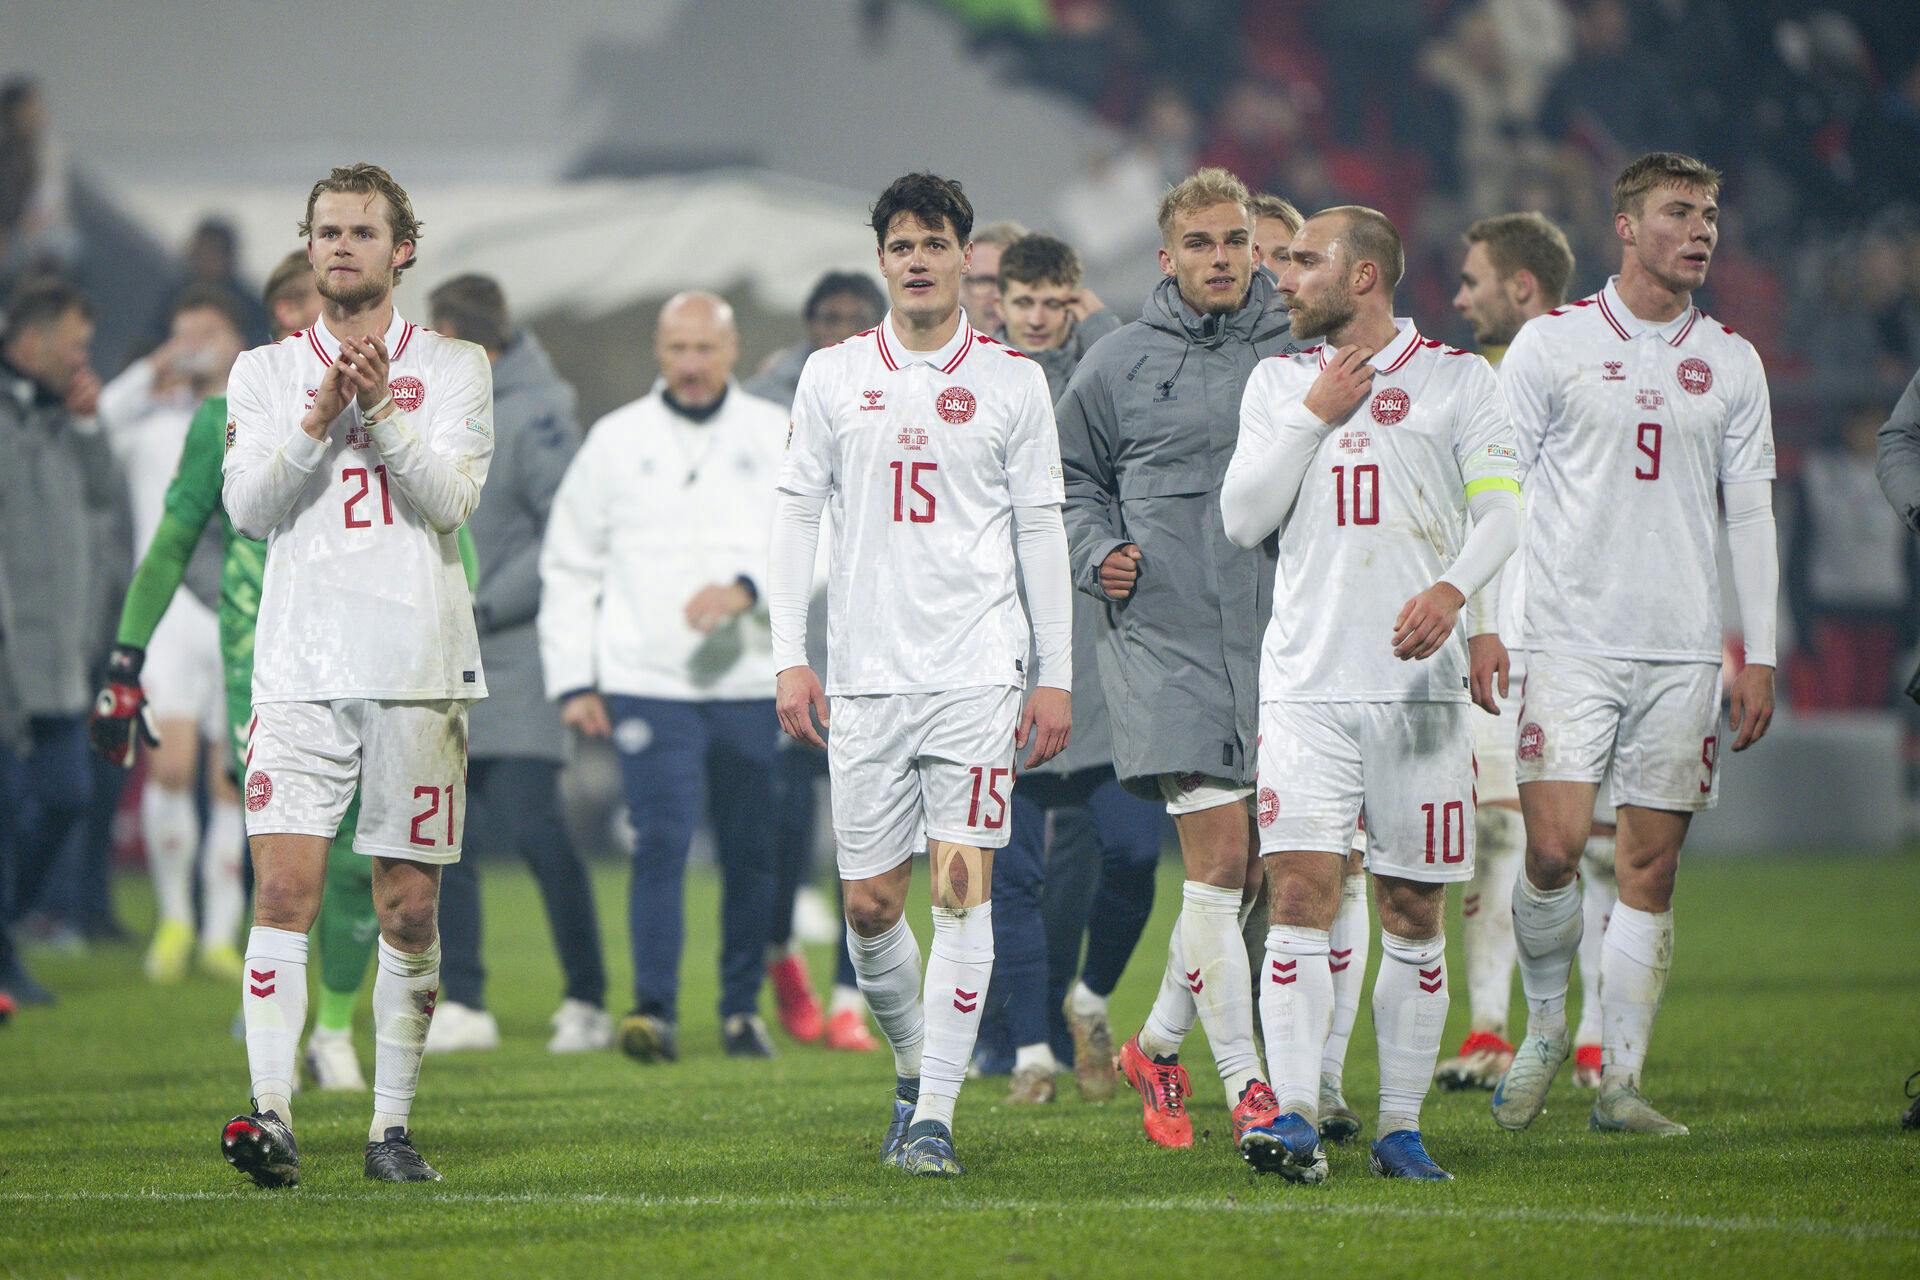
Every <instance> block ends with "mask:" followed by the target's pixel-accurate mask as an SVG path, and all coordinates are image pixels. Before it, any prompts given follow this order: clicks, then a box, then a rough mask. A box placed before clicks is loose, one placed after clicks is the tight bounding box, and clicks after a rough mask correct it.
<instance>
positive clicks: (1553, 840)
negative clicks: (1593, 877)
mask: <svg viewBox="0 0 1920 1280" xmlns="http://www.w3.org/2000/svg"><path fill="white" fill-rule="evenodd" d="M1586 847H1587V841H1586V833H1585V832H1581V833H1580V835H1579V837H1578V838H1577V839H1576V838H1574V837H1572V836H1569V835H1566V834H1565V833H1563V832H1556V831H1549V830H1541V831H1537V832H1536V831H1534V830H1531V829H1529V830H1528V832H1527V878H1528V879H1529V880H1531V881H1532V882H1533V884H1534V886H1535V887H1536V888H1540V889H1558V888H1559V887H1561V886H1562V885H1564V884H1566V883H1567V882H1568V881H1570V880H1572V879H1573V876H1574V873H1575V872H1577V871H1578V870H1579V869H1580V855H1581V853H1582V852H1584V851H1585V849H1586Z"/></svg>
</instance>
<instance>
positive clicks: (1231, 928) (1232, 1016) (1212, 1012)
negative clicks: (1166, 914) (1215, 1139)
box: [1176, 880, 1260, 1107]
mask: <svg viewBox="0 0 1920 1280" xmlns="http://www.w3.org/2000/svg"><path fill="white" fill-rule="evenodd" d="M1182 896H1183V897H1184V899H1185V902H1184V905H1183V906H1182V907H1181V909H1180V923H1179V924H1178V925H1177V926H1176V927H1177V928H1178V929H1179V930H1180V947H1181V949H1182V950H1183V951H1185V952H1186V959H1187V969H1186V972H1188V973H1197V974H1198V975H1199V976H1198V977H1196V978H1194V979H1193V982H1192V986H1191V988H1190V989H1191V990H1192V992H1193V1003H1194V1006H1195V1007H1196V1008H1197V1009H1199V1011H1200V1025H1201V1026H1203V1027H1205V1028H1206V1029H1207V1043H1208V1044H1209V1045H1211V1046H1212V1047H1213V1063H1214V1066H1216V1067H1218V1068H1219V1070H1220V1082H1221V1083H1222V1084H1224V1085H1225V1086H1226V1089H1227V1105H1228V1106H1229V1107H1232V1106H1234V1105H1236V1104H1237V1103H1238V1102H1239V1101H1240V1095H1241V1094H1242V1093H1243V1092H1245V1090H1246V1087H1247V1085H1249V1084H1250V1083H1252V1082H1253V1081H1255V1080H1258V1079H1259V1078H1260V1058H1259V1055H1258V1054H1256V1053H1254V1051H1253V991H1252V989H1251V988H1252V986H1253V980H1252V975H1251V974H1249V973H1248V972H1247V944H1246V942H1245V941H1244V940H1243V939H1242V938H1241V936H1240V906H1241V903H1240V891H1239V890H1238V889H1216V888H1215V887H1214V886H1212V885H1210V884H1206V883H1203V882H1202V881H1199V880H1189V881H1187V883H1186V887H1185V889H1184V890H1183V891H1182Z"/></svg>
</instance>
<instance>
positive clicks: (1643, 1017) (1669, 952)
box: [1600, 902, 1673, 1089]
mask: <svg viewBox="0 0 1920 1280" xmlns="http://www.w3.org/2000/svg"><path fill="white" fill-rule="evenodd" d="M1672 964H1673V912H1672V911H1671V910H1668V911H1639V910H1636V909H1635V908H1633V907H1630V906H1628V905H1627V904H1626V903H1624V902H1623V903H1621V904H1619V905H1618V906H1616V907H1615V908H1614V909H1613V919H1612V920H1611V921H1610V922H1608V924H1607V938H1606V942H1605V943H1604V944H1603V946H1602V948H1601V959H1600V970H1601V973H1602V975H1603V976H1602V978H1601V979H1600V1008H1601V1019H1602V1027H1603V1029H1602V1031H1601V1036H1600V1043H1601V1071H1600V1083H1601V1086H1602V1087H1603V1088H1604V1087H1605V1086H1607V1085H1610V1084H1627V1085H1632V1086H1633V1087H1634V1088H1636V1089H1637V1088H1639V1087H1640V1069H1641V1068H1642V1067H1644V1066H1645V1065H1646V1062H1647V1043H1648V1041H1650V1040H1651V1039H1652V1038H1653V1015H1654V1014H1655V1013H1657V1012H1659V1009H1660V995H1661V993H1662V992H1664V991H1665V990H1666V988H1667V970H1668V968H1670V967H1671V966H1672Z"/></svg>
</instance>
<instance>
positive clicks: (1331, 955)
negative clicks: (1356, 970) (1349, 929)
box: [1327, 947, 1353, 973]
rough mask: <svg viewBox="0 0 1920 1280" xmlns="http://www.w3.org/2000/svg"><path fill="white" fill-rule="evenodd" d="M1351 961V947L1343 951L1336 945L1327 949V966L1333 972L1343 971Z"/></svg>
mask: <svg viewBox="0 0 1920 1280" xmlns="http://www.w3.org/2000/svg"><path fill="white" fill-rule="evenodd" d="M1352 963H1353V948H1352V947H1348V948H1347V949H1346V950H1345V951H1342V950H1340V949H1339V948H1338V947H1331V948H1329V949H1328V950H1327V968H1329V969H1331V970H1333V971H1334V972H1335V973H1345V972H1346V971H1347V967H1348V966H1349V965H1351V964H1352Z"/></svg>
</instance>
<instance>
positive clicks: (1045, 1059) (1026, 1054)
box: [1013, 1040, 1060, 1075]
mask: <svg viewBox="0 0 1920 1280" xmlns="http://www.w3.org/2000/svg"><path fill="white" fill-rule="evenodd" d="M1023 1067H1044V1068H1046V1070H1047V1073H1048V1074H1049V1075H1051V1074H1052V1073H1054V1072H1056V1071H1058V1070H1060V1064H1059V1063H1058V1062H1057V1061H1055V1060H1054V1056H1053V1046H1052V1045H1050V1044H1048V1043H1046V1042H1045V1041H1044V1040H1043V1041H1041V1042H1040V1043H1039V1044H1023V1045H1021V1046H1020V1047H1019V1048H1018V1049H1015V1050H1014V1051H1013V1069H1014V1070H1015V1071H1019V1070H1020V1069H1022V1068H1023Z"/></svg>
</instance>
